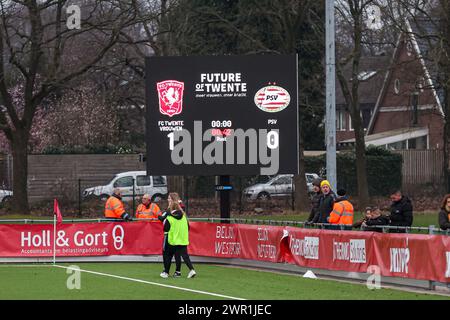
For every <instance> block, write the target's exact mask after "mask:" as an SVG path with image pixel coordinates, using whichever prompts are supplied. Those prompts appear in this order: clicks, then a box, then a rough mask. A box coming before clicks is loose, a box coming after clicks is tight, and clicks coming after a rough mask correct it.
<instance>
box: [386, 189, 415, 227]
mask: <svg viewBox="0 0 450 320" xmlns="http://www.w3.org/2000/svg"><path fill="white" fill-rule="evenodd" d="M390 219H391V224H390V225H391V226H402V227H411V226H412V223H413V207H412V203H411V200H410V199H409V198H408V197H406V196H402V198H401V199H400V200H399V201H396V202H392V204H391V216H390Z"/></svg>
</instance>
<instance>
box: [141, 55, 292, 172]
mask: <svg viewBox="0 0 450 320" xmlns="http://www.w3.org/2000/svg"><path fill="white" fill-rule="evenodd" d="M145 68H146V69H145V71H146V83H145V85H146V108H147V111H146V142H147V174H149V175H256V174H263V175H273V174H278V173H292V174H297V173H298V81H297V56H296V55H245V56H205V57H200V56H193V57H150V58H147V59H146V65H145Z"/></svg>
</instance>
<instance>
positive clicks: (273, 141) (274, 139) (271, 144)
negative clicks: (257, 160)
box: [267, 131, 280, 150]
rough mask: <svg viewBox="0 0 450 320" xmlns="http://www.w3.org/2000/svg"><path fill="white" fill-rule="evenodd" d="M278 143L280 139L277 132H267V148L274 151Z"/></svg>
mask: <svg viewBox="0 0 450 320" xmlns="http://www.w3.org/2000/svg"><path fill="white" fill-rule="evenodd" d="M279 142H280V138H279V135H278V131H269V132H268V133H267V148H269V149H272V150H273V149H276V148H278V145H279Z"/></svg>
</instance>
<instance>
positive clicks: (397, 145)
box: [387, 140, 406, 150]
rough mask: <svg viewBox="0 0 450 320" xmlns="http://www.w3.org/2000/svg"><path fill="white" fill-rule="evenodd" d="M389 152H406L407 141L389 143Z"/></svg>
mask: <svg viewBox="0 0 450 320" xmlns="http://www.w3.org/2000/svg"><path fill="white" fill-rule="evenodd" d="M387 149H388V150H406V140H403V141H397V142H394V143H389V144H388V145H387Z"/></svg>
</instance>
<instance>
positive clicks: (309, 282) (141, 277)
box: [0, 263, 450, 300]
mask: <svg viewBox="0 0 450 320" xmlns="http://www.w3.org/2000/svg"><path fill="white" fill-rule="evenodd" d="M60 265H61V266H64V267H68V266H70V265H71V264H60ZM73 265H77V266H78V267H80V268H81V269H82V270H87V271H92V272H99V273H104V274H109V275H113V276H119V277H123V278H117V277H111V276H107V275H100V274H92V273H86V272H81V278H80V279H81V281H80V284H81V289H79V290H78V289H72V290H69V289H68V288H67V280H68V278H69V277H70V276H71V274H68V273H67V269H64V268H58V267H55V266H52V265H39V264H34V265H25V266H19V265H8V264H0V299H2V300H8V299H33V300H35V299H42V300H67V299H83V300H84V299H95V300H102V299H132V300H134V299H136V300H138V299H149V300H168V299H170V300H197V299H201V300H205V299H226V298H224V297H221V296H214V295H211V294H217V295H223V296H226V297H229V298H241V299H261V300H276V299H281V300H305V299H325V300H336V299H338V300H339V299H345V300H348V299H363V300H373V299H387V300H392V299H401V300H405V299H407V300H417V299H447V300H449V299H450V297H446V296H440V295H433V294H419V293H413V292H405V291H401V290H393V289H379V290H369V289H368V288H367V287H366V286H365V285H364V284H353V283H344V282H338V281H332V280H322V279H317V280H314V279H305V278H302V277H301V275H300V274H299V275H293V274H281V273H273V272H268V271H257V270H250V269H244V268H238V267H225V266H216V265H207V264H196V265H195V268H196V271H197V273H198V275H197V277H195V278H193V279H187V278H186V275H187V271H186V267H185V266H184V265H183V268H182V272H183V275H182V278H168V279H162V278H160V277H159V273H160V272H161V271H162V270H161V268H162V265H161V264H158V263H74V264H73ZM173 268H174V265H172V270H171V273H172V272H173V271H174V270H173ZM138 281H140V282H138ZM157 284H162V285H164V286H158V285H157ZM183 289H190V290H193V291H185V290H183Z"/></svg>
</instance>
